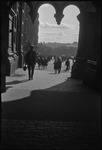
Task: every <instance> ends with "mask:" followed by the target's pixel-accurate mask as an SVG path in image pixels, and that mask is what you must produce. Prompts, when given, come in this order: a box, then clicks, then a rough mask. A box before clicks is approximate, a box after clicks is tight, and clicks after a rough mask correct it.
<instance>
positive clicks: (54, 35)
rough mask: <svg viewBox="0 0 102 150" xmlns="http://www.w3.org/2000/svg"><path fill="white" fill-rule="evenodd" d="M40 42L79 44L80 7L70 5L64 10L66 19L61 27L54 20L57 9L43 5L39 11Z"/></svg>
mask: <svg viewBox="0 0 102 150" xmlns="http://www.w3.org/2000/svg"><path fill="white" fill-rule="evenodd" d="M38 12H39V24H40V25H39V32H38V42H45V43H47V42H57V43H72V42H75V41H77V42H78V38H79V37H78V35H79V21H78V20H77V15H78V14H79V13H80V11H79V9H78V7H76V6H74V5H69V6H67V7H66V8H65V9H64V12H63V14H64V17H63V19H62V21H61V24H60V25H57V22H56V20H55V18H54V14H55V9H54V7H53V6H52V5H50V4H44V5H42V6H41V7H40V8H39V10H38Z"/></svg>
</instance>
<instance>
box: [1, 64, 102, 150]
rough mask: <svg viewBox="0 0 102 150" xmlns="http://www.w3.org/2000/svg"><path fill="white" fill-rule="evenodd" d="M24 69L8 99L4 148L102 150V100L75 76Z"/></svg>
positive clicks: (10, 87) (5, 101) (5, 100)
mask: <svg viewBox="0 0 102 150" xmlns="http://www.w3.org/2000/svg"><path fill="white" fill-rule="evenodd" d="M64 69H65V68H64V66H63V67H62V72H61V74H54V72H53V65H52V63H50V64H49V66H48V69H47V70H38V69H37V67H36V70H35V74H34V79H33V80H31V81H28V77H27V71H26V72H24V71H23V70H22V69H18V70H17V71H16V73H15V75H14V76H13V77H7V79H6V81H7V91H6V93H3V94H2V124H1V125H2V134H1V135H2V136H1V137H2V149H69V150H70V149H81V150H82V149H97V150H98V149H101V147H100V143H101V139H100V135H101V134H100V132H101V123H100V122H101V96H100V94H99V93H96V92H95V91H92V90H91V89H89V88H87V87H84V85H83V84H82V81H81V80H74V79H71V78H70V72H64Z"/></svg>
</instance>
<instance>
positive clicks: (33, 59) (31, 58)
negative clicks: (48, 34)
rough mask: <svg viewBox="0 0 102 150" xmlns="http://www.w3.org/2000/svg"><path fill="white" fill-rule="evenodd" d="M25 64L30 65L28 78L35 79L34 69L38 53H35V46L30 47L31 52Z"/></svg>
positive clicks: (27, 55) (28, 53)
mask: <svg viewBox="0 0 102 150" xmlns="http://www.w3.org/2000/svg"><path fill="white" fill-rule="evenodd" d="M25 63H26V64H27V65H28V76H29V80H31V79H33V74H34V68H35V64H36V52H35V51H34V46H33V45H31V46H30V50H29V51H28V52H27V54H26V57H25Z"/></svg>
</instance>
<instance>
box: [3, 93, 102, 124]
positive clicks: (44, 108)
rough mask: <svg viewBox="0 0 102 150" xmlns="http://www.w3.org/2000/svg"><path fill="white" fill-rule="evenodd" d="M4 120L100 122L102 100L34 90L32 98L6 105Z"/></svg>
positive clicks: (4, 103)
mask: <svg viewBox="0 0 102 150" xmlns="http://www.w3.org/2000/svg"><path fill="white" fill-rule="evenodd" d="M2 110H3V111H2V118H8V119H27V120H54V121H55V120H58V121H74V122H75V121H79V122H81V121H82V122H83V121H85V122H100V120H101V100H100V96H98V95H97V94H91V93H90V94H89V93H88V94H86V93H83V92H80V93H79V92H61V91H60V92H58V91H44V90H36V91H32V92H31V95H30V96H29V97H26V98H23V99H19V100H15V101H10V102H3V103H2Z"/></svg>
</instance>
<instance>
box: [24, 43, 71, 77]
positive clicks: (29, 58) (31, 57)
mask: <svg viewBox="0 0 102 150" xmlns="http://www.w3.org/2000/svg"><path fill="white" fill-rule="evenodd" d="M49 61H50V60H49V59H48V58H47V57H41V56H37V53H36V49H35V47H34V46H33V45H31V46H30V50H29V51H28V52H27V53H26V54H25V64H26V65H27V66H28V76H29V80H32V79H33V75H34V69H35V65H36V63H38V68H39V69H40V68H41V67H42V68H41V69H45V68H46V69H47V65H48V62H49ZM61 65H62V59H61V57H58V56H56V57H54V70H55V73H60V72H61ZM65 66H66V69H65V71H69V69H70V62H69V59H66V61H65Z"/></svg>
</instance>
